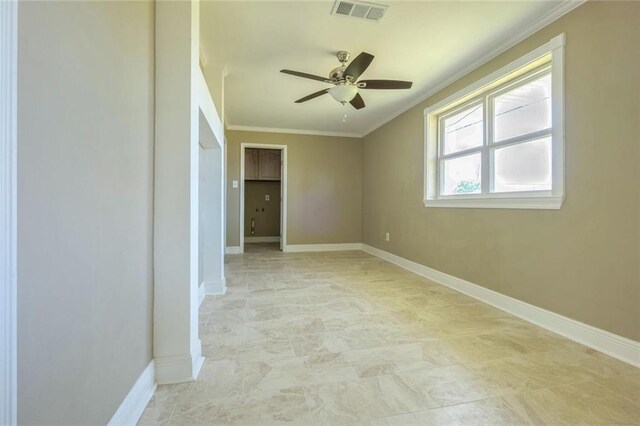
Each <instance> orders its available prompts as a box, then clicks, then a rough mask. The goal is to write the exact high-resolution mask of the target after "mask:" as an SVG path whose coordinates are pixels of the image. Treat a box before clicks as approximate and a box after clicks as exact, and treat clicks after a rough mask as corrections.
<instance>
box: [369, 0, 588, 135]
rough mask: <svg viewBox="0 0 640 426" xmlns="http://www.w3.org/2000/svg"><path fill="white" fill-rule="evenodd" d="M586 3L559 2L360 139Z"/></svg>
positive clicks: (434, 85)
mask: <svg viewBox="0 0 640 426" xmlns="http://www.w3.org/2000/svg"><path fill="white" fill-rule="evenodd" d="M586 1H587V0H569V1H564V2H559V4H558V6H557V7H556V8H554V9H553V10H551V11H549V13H547V14H546V15H544V16H542V17H540V19H538V20H535V21H532V22H530V24H529V25H528V26H526V27H524V28H520V29H519V30H518V31H515V32H514V33H513V34H511V35H508V34H507V35H505V37H503V40H505V41H504V42H503V43H502V44H498V45H497V46H495V47H494V48H493V49H491V50H489V51H486V52H484V53H483V54H481V55H480V56H479V57H477V58H475V59H470V61H469V63H468V65H467V66H465V67H463V68H460V70H459V71H458V72H455V73H452V74H450V75H449V76H448V77H446V78H445V79H443V80H441V81H440V82H438V83H435V84H433V85H431V86H430V87H428V88H427V89H426V90H425V91H424V92H423V93H422V94H421V95H419V96H418V98H417V99H416V100H414V101H413V102H411V103H410V104H408V105H407V106H406V107H404V108H400V109H398V111H397V112H396V113H395V114H393V115H391V116H389V117H387V118H385V119H384V120H383V121H381V122H379V123H376V124H374V125H373V126H371V127H370V128H369V130H367V131H365V132H363V134H362V136H361V137H365V136H367V135H368V134H369V133H371V132H373V131H374V130H377V129H379V128H380V127H382V126H384V125H385V124H387V123H388V122H390V121H391V120H393V119H395V118H396V117H398V116H400V115H402V114H404V113H405V112H407V111H409V110H410V109H411V108H413V107H415V106H416V105H419V104H420V103H422V102H424V101H425V100H426V99H428V98H430V97H431V96H433V95H435V94H436V93H438V92H440V91H441V90H442V89H444V88H446V87H447V86H449V85H450V84H452V83H455V82H456V81H458V80H460V79H461V78H462V77H464V76H465V75H467V74H469V73H470V72H471V71H473V70H475V69H476V68H478V67H480V66H482V65H484V64H486V63H487V62H489V61H490V60H492V59H493V58H495V57H497V56H498V55H500V54H501V53H503V52H505V51H507V50H508V49H510V48H512V47H513V46H515V45H516V44H518V43H520V42H521V41H523V40H524V39H526V38H527V37H529V36H530V35H532V34H534V33H535V32H537V31H538V30H540V29H542V28H544V27H546V26H547V25H549V24H551V23H552V22H554V21H556V20H557V19H559V18H561V17H562V16H564V15H566V14H567V13H569V12H571V11H572V10H573V9H575V8H577V7H578V6H580V5H581V4H583V3H585V2H586Z"/></svg>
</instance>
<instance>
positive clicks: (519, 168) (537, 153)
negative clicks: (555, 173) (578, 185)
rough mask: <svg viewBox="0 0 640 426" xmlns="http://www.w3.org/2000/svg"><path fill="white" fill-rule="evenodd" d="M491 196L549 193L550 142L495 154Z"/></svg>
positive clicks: (503, 150) (521, 146)
mask: <svg viewBox="0 0 640 426" xmlns="http://www.w3.org/2000/svg"><path fill="white" fill-rule="evenodd" d="M494 171H495V178H494V192H517V191H542V190H550V189H551V138H544V139H537V140H534V141H531V142H525V143H521V144H517V145H512V146H507V147H504V148H498V149H496V150H495V151H494Z"/></svg>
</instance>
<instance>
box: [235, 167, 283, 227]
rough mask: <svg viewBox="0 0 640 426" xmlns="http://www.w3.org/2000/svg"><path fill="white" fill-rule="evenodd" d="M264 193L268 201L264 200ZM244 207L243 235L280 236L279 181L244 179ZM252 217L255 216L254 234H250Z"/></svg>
mask: <svg viewBox="0 0 640 426" xmlns="http://www.w3.org/2000/svg"><path fill="white" fill-rule="evenodd" d="M265 195H269V201H266V200H265ZM244 208H245V211H246V212H247V214H245V216H244V236H245V237H278V236H280V182H269V181H258V180H248V181H246V182H245V184H244ZM256 209H257V211H256ZM263 209H264V211H263ZM252 217H255V234H254V235H251V218H252Z"/></svg>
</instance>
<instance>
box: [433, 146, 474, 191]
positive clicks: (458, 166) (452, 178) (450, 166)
mask: <svg viewBox="0 0 640 426" xmlns="http://www.w3.org/2000/svg"><path fill="white" fill-rule="evenodd" d="M442 173H443V180H442V182H443V186H442V193H443V194H445V195H452V194H479V193H480V153H477V154H471V155H466V156H464V157H458V158H453V159H451V160H444V165H443V167H442Z"/></svg>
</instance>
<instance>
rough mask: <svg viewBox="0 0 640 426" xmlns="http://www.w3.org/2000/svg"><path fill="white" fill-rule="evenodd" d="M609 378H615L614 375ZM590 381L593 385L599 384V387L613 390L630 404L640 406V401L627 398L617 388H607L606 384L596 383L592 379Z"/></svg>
mask: <svg viewBox="0 0 640 426" xmlns="http://www.w3.org/2000/svg"><path fill="white" fill-rule="evenodd" d="M611 378H612V379H614V378H616V377H611ZM591 383H593V384H594V385H596V386H599V387H601V388H603V389H606V390H608V391H609V392H613V393H614V394H616V395H617V396H619V397H621V398H622V399H624V400H625V401H627V402H630V403H631V405H633V406H635V407H638V408H640V401H634V400H633V399H630V398H628V397H627V396H626V395H623V394H621V393H620V392H618V391H617V390H615V389H611V388H609V387H607V386H605V385H603V384H602V383H598V382H596V381H593V380H592V381H591Z"/></svg>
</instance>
